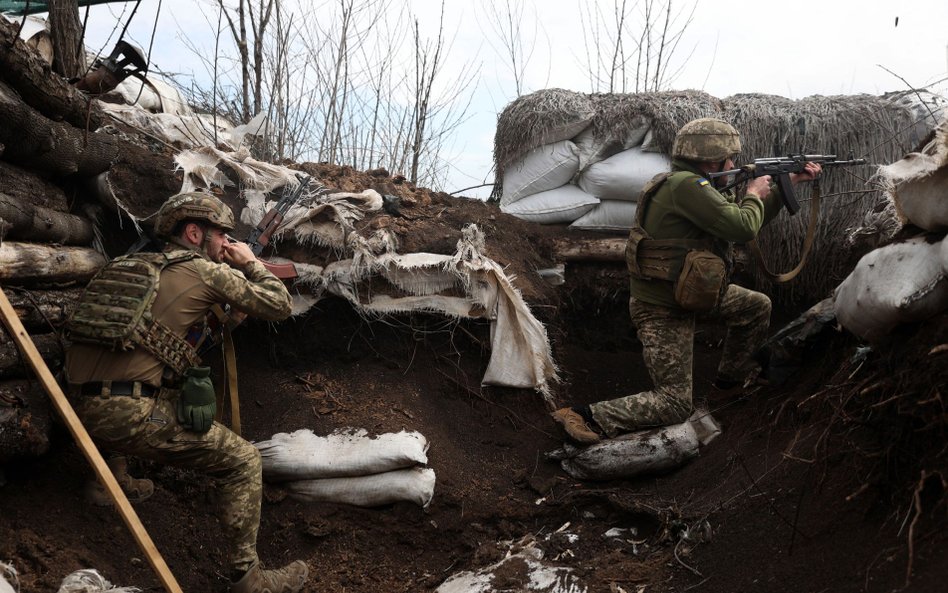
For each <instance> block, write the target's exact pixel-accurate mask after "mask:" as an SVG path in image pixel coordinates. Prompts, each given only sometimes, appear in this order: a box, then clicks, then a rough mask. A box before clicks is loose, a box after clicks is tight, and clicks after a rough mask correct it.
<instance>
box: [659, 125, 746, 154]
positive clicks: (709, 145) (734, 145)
mask: <svg viewBox="0 0 948 593" xmlns="http://www.w3.org/2000/svg"><path fill="white" fill-rule="evenodd" d="M739 152H741V137H740V134H738V133H737V130H735V129H734V126H732V125H731V124H729V123H727V122H725V121H721V120H720V119H714V118H713V117H702V118H701V119H695V120H692V121H690V122H688V123H686V124H685V125H683V126H682V127H681V129H680V130H678V134H676V135H675V143H674V144H673V145H672V158H676V159H686V160H689V161H697V162H700V163H714V162H718V161H723V160H724V159H726V158H728V157H733V156H734V155H736V154H737V153H739Z"/></svg>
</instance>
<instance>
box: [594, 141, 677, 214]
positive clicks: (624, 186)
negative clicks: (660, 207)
mask: <svg viewBox="0 0 948 593" xmlns="http://www.w3.org/2000/svg"><path fill="white" fill-rule="evenodd" d="M669 170H671V159H669V158H668V157H667V156H666V155H664V154H661V153H657V152H642V148H641V147H636V148H630V149H629V150H623V151H622V152H620V153H618V154H616V155H613V156H611V157H609V158H607V159H606V160H604V161H600V162H598V163H596V164H594V165H591V166H590V167H589V168H587V169H586V170H585V171H583V174H582V175H580V176H579V187H580V188H582V189H583V191H585V192H587V193H590V194H592V195H594V196H596V197H597V198H599V199H600V200H627V201H630V202H634V201H636V200H638V199H639V192H641V191H642V187H643V186H644V185H645V184H646V183H647V182H648V181H649V180H650V179H651V178H652V177H655V176H656V175H658V174H659V173H663V172H665V171H669Z"/></svg>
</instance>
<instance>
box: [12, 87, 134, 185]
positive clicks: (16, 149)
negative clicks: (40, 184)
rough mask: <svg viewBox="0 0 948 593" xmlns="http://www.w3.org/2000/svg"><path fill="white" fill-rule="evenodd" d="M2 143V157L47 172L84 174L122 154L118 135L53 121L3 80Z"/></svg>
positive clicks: (101, 168)
mask: <svg viewBox="0 0 948 593" xmlns="http://www.w3.org/2000/svg"><path fill="white" fill-rule="evenodd" d="M0 121H3V122H4V125H3V126H0V144H2V145H3V147H4V151H3V158H4V159H6V160H9V161H13V162H16V163H19V164H21V165H24V166H26V167H28V168H30V169H35V170H37V171H41V172H44V173H48V174H51V175H53V176H56V175H71V174H73V173H78V174H80V175H82V176H85V177H90V176H93V175H98V174H99V173H102V172H103V171H107V170H108V169H109V166H110V165H111V164H112V161H114V160H116V159H117V158H118V157H119V139H118V138H117V137H116V136H113V135H112V134H108V133H106V132H104V131H103V132H93V133H86V132H84V131H83V130H80V129H78V128H74V127H72V126H70V125H68V124H64V123H61V122H54V121H51V120H49V119H47V118H46V117H44V116H43V115H42V114H40V113H39V112H38V111H36V110H35V109H33V108H32V107H30V106H29V105H27V104H26V103H25V102H24V101H23V100H22V99H21V98H20V96H19V95H18V94H17V93H16V91H14V90H13V89H12V88H10V87H9V86H7V85H6V84H3V83H2V82H0Z"/></svg>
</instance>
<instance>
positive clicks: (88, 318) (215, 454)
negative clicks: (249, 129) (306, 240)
mask: <svg viewBox="0 0 948 593" xmlns="http://www.w3.org/2000/svg"><path fill="white" fill-rule="evenodd" d="M233 229H234V215H233V212H231V210H230V208H229V207H227V206H226V205H225V204H224V203H222V202H221V201H220V200H218V199H217V198H215V197H213V196H211V195H209V194H204V193H185V194H180V195H176V196H173V197H171V198H169V199H168V201H167V202H165V203H164V205H163V206H162V207H161V209H160V210H159V211H158V216H157V219H156V221H155V233H156V234H157V235H158V236H160V237H162V238H165V239H167V240H168V244H167V247H166V248H165V249H164V250H163V251H162V252H161V253H136V254H134V255H129V256H125V257H120V258H117V259H115V260H114V261H112V262H111V263H109V264H108V265H107V266H106V267H105V268H104V269H103V270H102V271H101V272H100V273H99V274H98V275H97V276H96V277H95V278H93V280H92V281H91V282H90V283H89V286H88V287H87V288H86V291H85V292H84V294H83V296H82V298H81V299H80V303H79V305H78V306H77V308H76V311H75V313H74V314H73V316H72V318H71V319H70V322H69V324H68V326H67V330H68V333H69V337H70V339H71V340H72V341H73V343H74V344H73V346H72V347H71V348H70V349H69V351H68V352H67V353H66V376H67V380H68V382H69V393H70V396H71V399H72V401H73V404H74V406H75V410H76V413H77V414H78V415H79V418H80V419H81V420H82V422H83V424H84V425H85V427H86V428H87V429H88V431H89V433H90V434H91V435H92V436H93V438H94V439H95V440H96V441H97V442H98V443H99V444H101V445H102V446H103V447H104V448H106V449H108V450H111V451H117V452H120V453H123V454H127V455H134V456H137V457H141V458H144V459H150V460H152V461H157V462H160V463H167V464H169V465H174V466H176V467H182V468H188V469H194V470H197V471H199V472H203V473H204V474H205V475H207V476H209V477H211V478H213V479H214V480H215V481H216V484H217V488H218V492H219V501H218V506H217V510H218V516H219V518H220V521H221V524H222V525H223V528H224V533H225V535H226V538H227V544H228V546H227V548H228V551H227V561H228V564H229V566H228V569H229V570H230V571H231V572H230V576H231V579H232V581H233V584H232V587H231V590H232V591H233V592H235V593H264V592H270V593H278V592H279V593H287V592H293V593H295V592H297V591H299V590H300V589H302V587H303V584H304V583H305V582H306V578H307V576H308V568H307V567H306V564H305V563H304V562H303V561H301V560H297V561H296V562H293V563H292V564H289V565H287V566H285V567H284V568H281V569H278V570H263V569H261V568H260V563H259V560H258V558H257V550H256V545H257V531H258V529H259V527H260V503H261V491H262V470H261V467H262V466H261V462H260V454H259V453H258V451H257V449H256V448H255V447H254V446H253V445H251V444H250V443H248V442H247V441H245V440H244V439H242V438H240V437H239V436H237V435H236V434H235V433H233V432H232V431H231V430H229V429H228V428H227V427H225V426H224V425H222V424H220V423H218V422H214V414H215V407H216V406H215V396H214V389H213V386H212V385H211V382H210V379H209V377H208V375H207V373H208V369H207V367H200V366H198V365H199V363H200V361H199V359H198V356H197V353H196V351H195V345H194V343H193V340H192V341H189V340H188V336H193V335H200V334H202V333H203V331H202V330H203V329H204V323H205V320H206V318H207V314H208V312H209V310H210V309H211V308H212V307H213V306H215V305H230V306H231V307H232V308H233V309H235V310H236V311H237V312H238V314H247V315H252V316H255V317H259V318H261V319H265V320H268V321H278V320H282V319H286V318H287V317H288V316H289V315H290V295H289V293H288V292H287V290H286V288H285V287H284V286H283V283H282V282H281V281H280V280H278V279H277V278H276V277H275V276H274V275H272V274H271V273H270V272H269V271H267V269H266V268H264V266H263V264H261V263H260V262H259V261H257V258H256V257H255V256H254V255H253V253H252V252H251V251H250V248H249V247H248V246H247V245H246V244H244V243H231V242H229V241H228V239H227V236H226V233H227V231H231V230H233ZM112 466H113V469H116V468H117V469H119V470H120V472H121V473H122V475H119V476H117V478H118V480H119V482H120V483H121V484H122V485H123V486H125V487H126V488H128V487H129V486H135V485H136V483H137V482H142V481H136V480H132V479H130V478H129V477H128V476H127V474H125V473H124V467H117V466H116V465H115V464H112ZM145 490H147V488H145Z"/></svg>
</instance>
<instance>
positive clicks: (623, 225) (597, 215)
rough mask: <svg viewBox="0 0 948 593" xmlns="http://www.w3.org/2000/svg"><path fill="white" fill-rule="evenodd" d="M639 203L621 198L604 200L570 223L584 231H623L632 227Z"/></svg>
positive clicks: (572, 227) (572, 226)
mask: <svg viewBox="0 0 948 593" xmlns="http://www.w3.org/2000/svg"><path fill="white" fill-rule="evenodd" d="M637 206H638V204H636V203H635V202H625V201H621V200H603V201H602V202H600V203H599V205H598V206H596V207H595V208H593V209H592V210H590V211H589V212H587V213H586V214H584V215H583V216H581V217H580V218H578V219H577V220H575V221H574V222H573V224H571V225H569V227H570V228H571V229H581V230H584V231H622V232H626V231H628V230H629V229H631V228H632V224H633V223H634V222H635V210H636V207H637Z"/></svg>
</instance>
